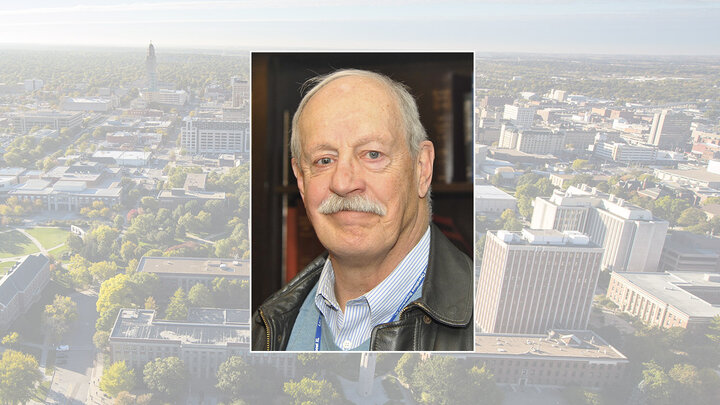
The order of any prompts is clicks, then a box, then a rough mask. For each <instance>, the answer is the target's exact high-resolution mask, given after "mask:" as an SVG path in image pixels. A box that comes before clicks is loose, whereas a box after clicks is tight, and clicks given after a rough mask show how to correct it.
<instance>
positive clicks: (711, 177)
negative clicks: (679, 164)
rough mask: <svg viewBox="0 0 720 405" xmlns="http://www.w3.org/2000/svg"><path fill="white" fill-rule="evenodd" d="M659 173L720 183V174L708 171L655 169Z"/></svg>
mask: <svg viewBox="0 0 720 405" xmlns="http://www.w3.org/2000/svg"><path fill="white" fill-rule="evenodd" d="M655 170H656V171H657V172H662V173H668V174H671V175H673V176H682V177H687V178H690V179H693V180H699V181H707V182H711V183H718V182H720V174H715V173H710V172H708V171H707V169H689V170H684V169H655Z"/></svg>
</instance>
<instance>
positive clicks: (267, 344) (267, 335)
mask: <svg viewBox="0 0 720 405" xmlns="http://www.w3.org/2000/svg"><path fill="white" fill-rule="evenodd" d="M258 313H259V314H260V319H262V321H263V323H264V324H265V336H266V339H267V343H266V344H265V351H268V352H269V351H270V325H268V323H267V321H266V320H265V315H264V314H263V311H262V309H258Z"/></svg>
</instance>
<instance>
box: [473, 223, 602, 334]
mask: <svg viewBox="0 0 720 405" xmlns="http://www.w3.org/2000/svg"><path fill="white" fill-rule="evenodd" d="M602 254H603V249H602V248H601V247H599V246H597V245H596V244H593V243H592V242H590V239H589V238H588V237H587V236H586V235H583V234H581V233H579V232H571V231H568V232H560V231H556V230H552V229H550V230H547V229H546V230H537V229H523V231H522V233H520V234H518V233H513V232H509V231H497V232H496V233H492V232H488V233H487V238H486V240H485V250H484V253H483V262H482V269H481V271H480V277H479V280H478V285H477V294H476V304H475V317H476V318H475V320H476V323H477V325H478V327H479V328H480V330H481V331H482V332H483V333H546V332H547V331H548V330H550V329H553V328H568V329H586V328H587V323H588V319H589V316H590V309H591V304H592V297H593V292H594V291H595V286H596V284H597V279H598V275H599V274H600V263H601V260H602Z"/></svg>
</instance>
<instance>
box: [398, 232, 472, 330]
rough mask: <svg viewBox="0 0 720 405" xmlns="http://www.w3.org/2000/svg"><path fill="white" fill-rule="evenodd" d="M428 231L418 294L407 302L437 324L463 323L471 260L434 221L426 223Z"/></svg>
mask: <svg viewBox="0 0 720 405" xmlns="http://www.w3.org/2000/svg"><path fill="white" fill-rule="evenodd" d="M430 232H431V233H430V257H429V260H428V270H427V273H426V275H425V282H424V283H423V289H422V296H421V297H420V298H419V299H417V300H415V301H413V302H412V303H411V304H410V305H417V306H418V307H420V308H422V309H423V310H424V311H425V312H427V314H428V315H430V316H431V317H433V318H435V320H436V321H438V322H440V323H444V324H446V325H449V326H456V327H463V326H467V325H468V324H469V323H470V321H471V319H472V302H473V300H472V291H473V287H472V284H473V283H472V280H473V276H472V268H473V267H472V261H471V260H470V258H469V257H467V256H466V255H464V254H462V253H460V252H459V251H458V249H457V248H456V247H455V245H453V244H452V242H450V241H449V240H448V239H447V238H446V237H445V235H443V234H442V232H441V231H440V229H439V228H438V227H437V226H436V225H435V224H432V225H431V226H430ZM468 273H470V274H468Z"/></svg>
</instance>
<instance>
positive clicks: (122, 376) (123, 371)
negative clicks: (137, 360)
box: [100, 361, 135, 397]
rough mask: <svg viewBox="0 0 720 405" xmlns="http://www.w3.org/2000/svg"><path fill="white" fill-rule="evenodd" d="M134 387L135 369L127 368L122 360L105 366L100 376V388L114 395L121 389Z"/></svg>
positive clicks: (126, 389)
mask: <svg viewBox="0 0 720 405" xmlns="http://www.w3.org/2000/svg"><path fill="white" fill-rule="evenodd" d="M133 387H135V371H133V369H131V368H128V367H127V365H125V362H124V361H118V362H116V363H113V364H111V365H110V366H108V367H105V369H104V370H103V374H102V377H100V389H101V390H103V392H106V393H108V394H110V395H111V396H113V397H114V396H116V395H117V394H118V393H120V392H121V391H130V390H132V389H133Z"/></svg>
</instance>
